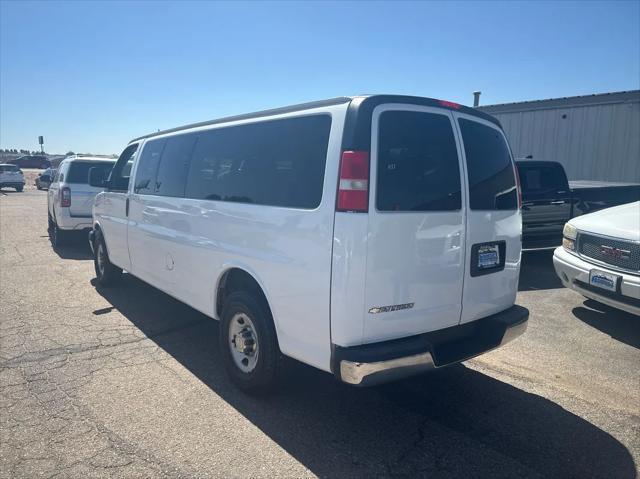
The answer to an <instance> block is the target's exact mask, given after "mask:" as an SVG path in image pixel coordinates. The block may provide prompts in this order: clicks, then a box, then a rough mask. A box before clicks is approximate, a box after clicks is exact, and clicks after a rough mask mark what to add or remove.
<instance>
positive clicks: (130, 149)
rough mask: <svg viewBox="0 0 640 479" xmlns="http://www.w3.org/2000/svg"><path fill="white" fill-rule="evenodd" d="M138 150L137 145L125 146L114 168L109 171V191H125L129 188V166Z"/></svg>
mask: <svg viewBox="0 0 640 479" xmlns="http://www.w3.org/2000/svg"><path fill="white" fill-rule="evenodd" d="M137 150H138V144H137V143H134V144H133V145H129V146H127V147H126V148H125V149H124V151H123V152H122V154H121V155H120V157H119V158H118V161H117V162H116V164H115V166H114V167H113V169H112V170H111V175H110V176H109V189H111V190H117V191H126V190H127V189H128V188H129V177H130V176H131V165H132V164H133V158H134V156H135V153H136V151H137Z"/></svg>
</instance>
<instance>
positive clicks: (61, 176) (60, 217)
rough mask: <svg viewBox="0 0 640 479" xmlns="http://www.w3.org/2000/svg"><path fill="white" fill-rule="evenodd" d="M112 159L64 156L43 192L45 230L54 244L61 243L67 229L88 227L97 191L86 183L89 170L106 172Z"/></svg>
mask: <svg viewBox="0 0 640 479" xmlns="http://www.w3.org/2000/svg"><path fill="white" fill-rule="evenodd" d="M114 164H115V160H112V159H107V158H101V157H90V156H74V157H71V158H66V159H64V160H63V161H62V162H61V163H60V166H59V167H58V170H57V171H56V173H55V175H54V177H53V180H52V182H51V184H50V185H49V191H48V193H47V215H48V219H49V233H50V236H51V241H52V242H53V244H54V246H59V245H61V244H63V243H64V242H65V241H66V239H67V236H68V234H69V232H71V231H80V230H83V229H90V228H91V227H92V225H93V222H92V220H91V208H92V207H93V198H94V197H95V195H96V194H98V193H99V192H100V191H101V188H95V187H93V186H90V185H89V170H90V169H91V168H97V169H99V170H102V171H104V172H105V173H108V172H109V171H111V168H113V165H114Z"/></svg>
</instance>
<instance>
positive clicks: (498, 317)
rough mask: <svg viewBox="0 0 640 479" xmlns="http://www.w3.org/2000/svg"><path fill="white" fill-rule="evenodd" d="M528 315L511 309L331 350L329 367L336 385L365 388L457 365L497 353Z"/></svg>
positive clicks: (517, 308) (524, 324)
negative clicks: (450, 325)
mask: <svg viewBox="0 0 640 479" xmlns="http://www.w3.org/2000/svg"><path fill="white" fill-rule="evenodd" d="M528 319H529V310H528V309H526V308H523V307H522V306H518V305H514V306H511V307H510V308H509V309H506V310H505V311H502V312H500V313H496V314H493V315H491V316H487V317H486V318H482V319H479V320H477V321H473V322H471V323H465V324H461V325H458V326H453V327H450V328H446V329H442V330H439V331H432V332H429V333H425V334H419V335H416V336H409V337H407V338H400V339H393V340H391V341H383V342H379V343H371V344H363V345H360V346H352V347H341V346H336V345H334V347H333V352H332V358H331V366H332V371H333V373H334V375H335V376H336V377H337V378H338V379H340V380H341V381H343V382H345V383H348V384H353V385H357V386H370V385H373V384H380V383H384V382H388V381H393V380H395V379H400V378H403V377H407V376H411V375H414V374H419V373H421V372H424V371H428V370H431V369H436V368H441V367H444V366H448V365H450V364H454V363H459V362H461V361H465V360H467V359H470V358H473V357H475V356H478V355H480V354H483V353H486V352H487V351H491V350H492V349H495V348H498V347H500V346H502V345H504V344H506V343H508V342H509V341H512V340H513V339H515V338H517V337H518V336H520V335H521V334H522V333H524V332H525V330H526V329H527V321H528Z"/></svg>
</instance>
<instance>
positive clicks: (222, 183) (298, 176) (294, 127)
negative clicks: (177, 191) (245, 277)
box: [186, 115, 331, 208]
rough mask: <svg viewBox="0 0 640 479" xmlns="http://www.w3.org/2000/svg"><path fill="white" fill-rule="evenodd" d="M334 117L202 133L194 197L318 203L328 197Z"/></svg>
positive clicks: (191, 188)
mask: <svg viewBox="0 0 640 479" xmlns="http://www.w3.org/2000/svg"><path fill="white" fill-rule="evenodd" d="M330 129H331V117H330V116H328V115H316V116H307V117H299V118H288V119H284V120H272V121H264V122H260V123H253V124H250V125H242V126H236V127H229V128H221V129H216V130H209V131H207V132H203V133H201V134H200V135H199V138H198V141H197V143H196V146H195V149H194V152H193V159H192V161H191V167H190V169H189V176H188V180H187V194H186V196H188V197H190V198H197V199H210V200H223V201H236V202H241V203H256V204H262V205H273V206H287V207H292V208H315V207H317V206H318V205H319V204H320V200H321V198H322V186H323V183H324V167H325V162H326V157H327V146H328V141H329V130H330Z"/></svg>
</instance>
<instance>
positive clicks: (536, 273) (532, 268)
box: [518, 250, 563, 291]
mask: <svg viewBox="0 0 640 479" xmlns="http://www.w3.org/2000/svg"><path fill="white" fill-rule="evenodd" d="M562 287H563V286H562V281H560V278H558V276H557V275H556V271H555V269H553V250H549V251H531V252H528V253H522V263H521V265H520V282H519V284H518V291H536V290H544V289H557V288H562Z"/></svg>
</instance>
